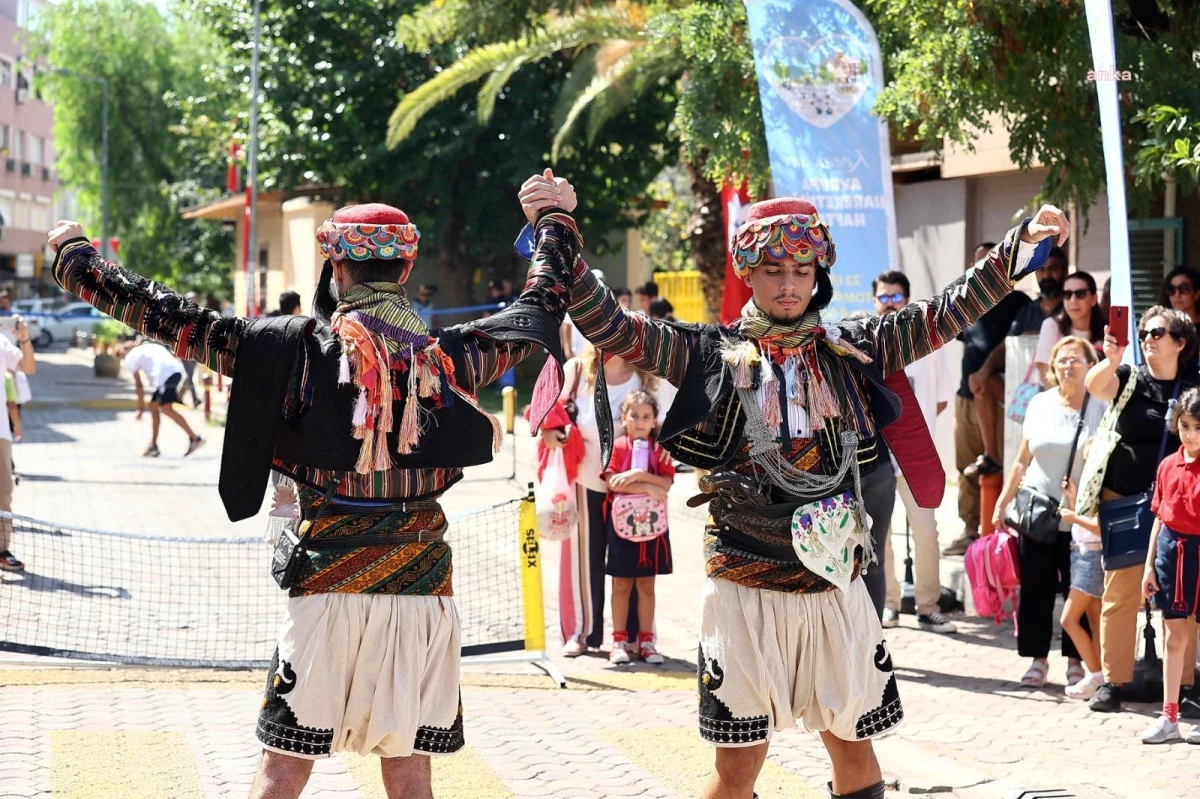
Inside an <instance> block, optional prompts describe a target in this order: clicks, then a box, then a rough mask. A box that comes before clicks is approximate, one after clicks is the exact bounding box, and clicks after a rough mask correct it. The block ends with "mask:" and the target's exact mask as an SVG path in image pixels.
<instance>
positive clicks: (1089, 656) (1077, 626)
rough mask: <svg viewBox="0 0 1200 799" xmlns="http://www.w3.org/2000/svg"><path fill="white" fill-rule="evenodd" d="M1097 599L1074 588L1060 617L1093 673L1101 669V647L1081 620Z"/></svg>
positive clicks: (1067, 632)
mask: <svg viewBox="0 0 1200 799" xmlns="http://www.w3.org/2000/svg"><path fill="white" fill-rule="evenodd" d="M1095 601H1096V600H1095V597H1091V596H1088V595H1087V594H1085V593H1083V592H1082V591H1079V590H1076V589H1074V588H1072V589H1071V593H1070V594H1068V595H1067V601H1066V604H1064V605H1063V611H1062V617H1061V618H1060V619H1059V621H1060V622H1062V628H1063V632H1065V633H1066V634H1067V635H1069V636H1071V642H1072V643H1074V644H1075V648H1076V649H1077V650H1079V654H1080V656H1081V657H1082V658H1083V663H1084V665H1085V666H1087V670H1088V671H1090V672H1091V673H1092V674H1095V673H1096V672H1098V671H1100V647H1098V646H1096V642H1095V641H1094V640H1092V636H1091V634H1090V633H1089V632H1088V631H1087V630H1085V629H1083V625H1082V624H1081V623H1080V620H1081V619H1082V618H1083V617H1084V614H1086V613H1087V612H1088V609H1089V608H1090V607H1091V606H1092V604H1093V603H1094V602H1095ZM1089 621H1090V620H1089ZM1095 629H1099V628H1095Z"/></svg>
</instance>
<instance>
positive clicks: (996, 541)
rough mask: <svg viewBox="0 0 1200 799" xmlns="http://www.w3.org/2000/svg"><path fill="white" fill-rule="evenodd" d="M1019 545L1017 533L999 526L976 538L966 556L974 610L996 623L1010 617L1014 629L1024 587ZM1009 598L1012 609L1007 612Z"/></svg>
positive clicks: (965, 560)
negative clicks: (1022, 587) (1019, 591)
mask: <svg viewBox="0 0 1200 799" xmlns="http://www.w3.org/2000/svg"><path fill="white" fill-rule="evenodd" d="M1017 547H1018V543H1017V537H1016V535H1014V534H1013V533H1010V532H1009V531H1008V530H1004V529H1000V530H997V531H996V532H994V533H992V534H991V535H983V536H980V537H979V538H977V539H976V540H975V541H974V542H973V543H972V544H971V546H970V547H968V548H967V554H966V556H965V557H964V558H963V566H964V567H965V569H966V572H967V580H968V581H969V582H970V583H971V598H972V599H974V601H975V612H976V613H977V614H979V615H980V616H991V617H993V618H995V620H996V624H1000V623H1001V622H1003V621H1004V620H1005V619H1006V618H1009V617H1011V618H1012V620H1013V628H1014V630H1015V628H1016V624H1017V606H1018V604H1019V602H1020V595H1019V594H1018V590H1019V589H1020V586H1021V557H1020V550H1019V549H1018V548H1017ZM1010 600H1011V601H1012V604H1011V606H1010V607H1011V609H1010V610H1007V611H1006V610H1005V606H1007V605H1009V601H1010Z"/></svg>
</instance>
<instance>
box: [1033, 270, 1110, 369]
mask: <svg viewBox="0 0 1200 799" xmlns="http://www.w3.org/2000/svg"><path fill="white" fill-rule="evenodd" d="M1104 324H1105V318H1104V313H1103V312H1102V311H1101V310H1100V296H1099V295H1098V294H1097V293H1096V279H1095V278H1094V277H1092V276H1091V275H1089V274H1088V273H1087V272H1075V273H1074V274H1072V275H1068V276H1067V279H1066V280H1065V281H1063V307H1062V310H1061V311H1059V312H1058V313H1056V314H1055V315H1054V316H1051V317H1049V318H1047V319H1046V320H1045V321H1043V322H1042V330H1041V333H1040V334H1039V335H1038V344H1037V352H1036V353H1034V356H1033V362H1034V363H1035V364H1036V365H1037V370H1038V373H1039V374H1040V375H1041V376H1042V385H1047V386H1048V385H1050V382H1049V379H1048V377H1049V372H1050V351H1051V350H1053V349H1054V345H1055V344H1057V343H1058V342H1059V340H1060V339H1062V338H1063V337H1064V336H1075V337H1076V338H1081V339H1083V340H1084V341H1090V342H1091V343H1092V346H1094V347H1096V348H1097V351H1098V350H1099V348H1100V347H1102V346H1103V345H1104Z"/></svg>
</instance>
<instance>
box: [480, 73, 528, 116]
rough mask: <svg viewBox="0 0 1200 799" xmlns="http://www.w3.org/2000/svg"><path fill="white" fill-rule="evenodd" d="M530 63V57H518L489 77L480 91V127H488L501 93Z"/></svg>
mask: <svg viewBox="0 0 1200 799" xmlns="http://www.w3.org/2000/svg"><path fill="white" fill-rule="evenodd" d="M527 63H529V57H528V56H517V57H516V58H514V59H513V60H512V61H509V62H508V63H507V64H503V65H501V66H500V67H499V68H498V69H497V70H496V71H495V72H493V73H492V74H491V75H489V76H488V79H487V81H486V82H485V83H484V84H483V88H482V89H480V90H479V110H478V111H477V115H478V118H479V124H480V125H486V124H487V123H488V121H489V120H491V118H492V112H493V111H495V110H496V100H497V98H499V96H500V92H501V91H503V89H504V87H505V86H507V85H508V82H509V81H510V80H512V76H513V75H515V74H517V70H519V69H520V68H521V67H523V66H525V65H526V64H527Z"/></svg>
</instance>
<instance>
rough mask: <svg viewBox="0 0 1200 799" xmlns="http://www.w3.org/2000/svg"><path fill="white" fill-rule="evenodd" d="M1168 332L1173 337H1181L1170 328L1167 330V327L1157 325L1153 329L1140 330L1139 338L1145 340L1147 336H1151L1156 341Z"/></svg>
mask: <svg viewBox="0 0 1200 799" xmlns="http://www.w3.org/2000/svg"><path fill="white" fill-rule="evenodd" d="M1168 333H1169V334H1170V335H1171V338H1179V336H1177V335H1176V334H1175V333H1172V332H1171V331H1170V330H1167V329H1166V328H1165V327H1156V328H1154V329H1153V330H1140V331H1138V338H1139V339H1141V340H1142V341H1145V340H1146V338H1147V337H1149V338H1152V339H1154V340H1155V341H1158V340H1159V339H1160V338H1162V337H1163V336H1165V335H1167V334H1168Z"/></svg>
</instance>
